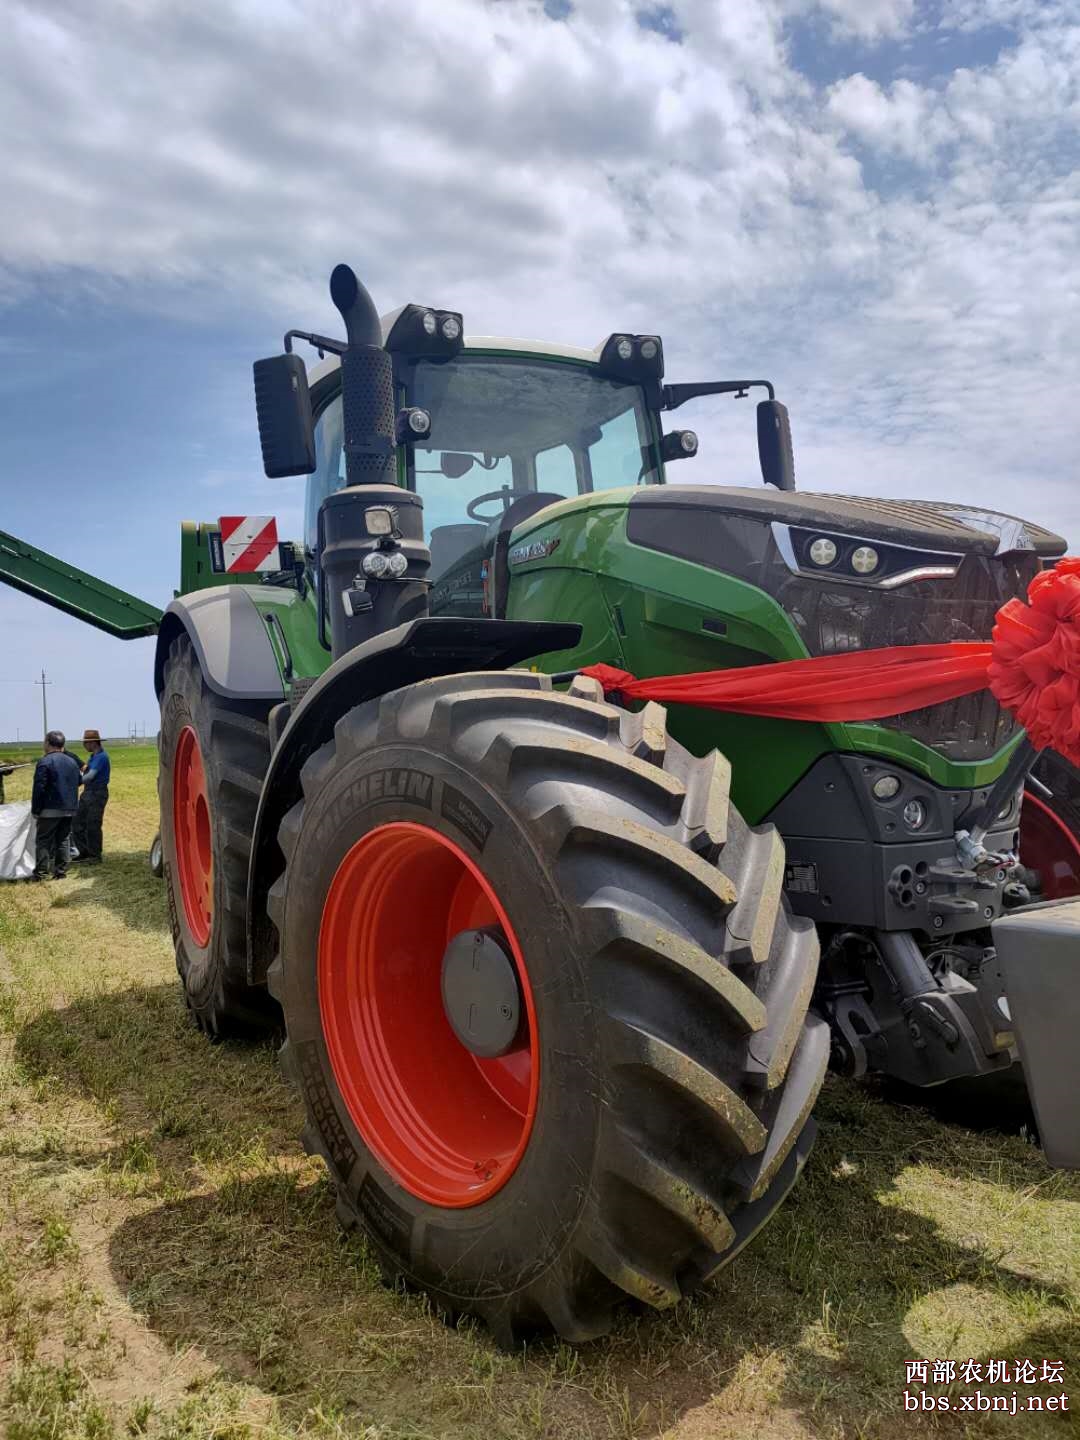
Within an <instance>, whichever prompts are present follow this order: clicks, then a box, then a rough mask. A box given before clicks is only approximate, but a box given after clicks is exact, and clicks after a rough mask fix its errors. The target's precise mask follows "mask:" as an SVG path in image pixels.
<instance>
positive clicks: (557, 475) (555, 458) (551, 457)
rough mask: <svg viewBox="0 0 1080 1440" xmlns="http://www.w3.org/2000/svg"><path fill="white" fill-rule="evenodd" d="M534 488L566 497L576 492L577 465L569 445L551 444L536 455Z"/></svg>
mask: <svg viewBox="0 0 1080 1440" xmlns="http://www.w3.org/2000/svg"><path fill="white" fill-rule="evenodd" d="M536 488H537V490H546V491H548V492H549V493H550V494H554V495H565V496H566V497H567V498H568V499H569V497H570V496H571V495H576V494H577V493H578V477H577V466H576V464H575V463H574V452H573V451H572V450H571V449H570V446H569V445H553V446H552V447H551V449H550V450H541V451H540V453H539V454H538V455H537V457H536Z"/></svg>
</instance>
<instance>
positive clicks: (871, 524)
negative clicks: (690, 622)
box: [627, 485, 1066, 563]
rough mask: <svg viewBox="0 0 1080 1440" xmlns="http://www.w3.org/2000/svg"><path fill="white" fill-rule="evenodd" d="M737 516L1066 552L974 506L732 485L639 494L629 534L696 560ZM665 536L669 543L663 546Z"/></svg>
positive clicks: (915, 539) (1044, 553)
mask: <svg viewBox="0 0 1080 1440" xmlns="http://www.w3.org/2000/svg"><path fill="white" fill-rule="evenodd" d="M735 517H744V518H746V519H749V520H754V521H757V522H759V523H760V522H763V521H764V522H767V523H769V524H770V525H772V524H776V525H779V526H784V527H789V528H790V527H794V528H795V529H796V530H805V529H812V530H814V531H815V532H816V533H817V532H823V533H825V534H828V535H833V534H836V533H839V534H841V535H843V536H845V537H852V538H857V539H859V540H866V541H871V542H873V541H879V542H881V543H883V544H885V545H899V546H905V547H908V548H909V549H915V550H920V551H922V550H925V551H934V552H952V553H954V554H957V555H968V554H976V555H1005V554H1010V553H1015V552H1020V551H1029V552H1031V551H1033V552H1034V553H1035V554H1036V555H1039V556H1041V557H1047V558H1052V557H1054V556H1058V555H1064V553H1065V550H1066V544H1065V541H1064V540H1063V539H1062V538H1061V537H1060V536H1059V535H1054V534H1052V533H1051V532H1050V531H1049V530H1044V529H1043V528H1042V527H1041V526H1039V525H1033V524H1031V523H1030V522H1029V521H1024V520H1020V519H1017V518H1016V517H1015V516H1012V515H999V514H996V513H995V512H993V511H991V510H981V509H978V508H976V507H975V506H961V505H951V504H948V503H945V502H943V501H934V500H876V499H866V498H861V497H857V496H852V495H816V494H812V493H810V492H808V491H801V492H791V491H787V492H781V493H777V492H775V491H769V490H759V489H753V490H751V489H745V488H737V487H734V486H726V485H665V486H656V487H649V488H648V489H643V490H640V491H638V493H637V494H635V495H634V497H633V499H632V500H631V502H630V511H629V516H628V522H627V523H628V534H629V538H630V539H631V540H633V541H636V542H637V543H641V544H647V545H649V546H650V548H653V549H663V550H667V551H668V552H669V553H675V554H682V555H683V557H684V558H685V559H696V558H698V554H692V553H691V551H695V552H698V553H699V554H700V552H702V551H703V550H705V549H707V548H708V546H709V540H710V539H711V538H713V536H712V534H711V532H712V530H713V525H712V524H711V523H710V522H711V521H712V522H715V523H716V524H719V525H721V526H723V524H724V523H725V522H726V521H727V520H728V519H729V518H735ZM646 536H647V537H648V538H645V537H646ZM661 536H662V537H663V538H664V541H665V543H663V544H660V545H658V544H657V543H656V542H657V540H658V539H659V538H660V537H661ZM714 553H715V552H714ZM706 563H708V562H706Z"/></svg>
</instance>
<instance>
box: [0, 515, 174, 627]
mask: <svg viewBox="0 0 1080 1440" xmlns="http://www.w3.org/2000/svg"><path fill="white" fill-rule="evenodd" d="M0 581H2V582H3V583H5V584H7V585H12V586H14V587H15V589H16V590H21V591H22V592H23V594H24V595H32V596H33V597H34V599H35V600H44V602H45V604H46V605H52V606H55V608H56V609H57V610H63V611H65V612H66V613H67V614H68V615H74V616H75V618H76V619H77V620H85V621H86V623H87V624H88V625H95V626H96V627H97V628H98V629H99V630H104V631H105V632H106V633H107V634H109V635H115V636H116V637H117V639H119V640H137V639H139V638H140V637H141V636H143V635H156V634H157V628H158V625H159V624H160V623H161V611H160V610H159V609H157V607H156V606H154V605H148V604H147V602H146V601H145V600H139V599H137V598H136V597H135V596H134V595H129V594H128V593H127V592H126V591H125V590H118V589H117V588H116V586H115V585H107V584H106V583H105V581H104V580H99V579H97V577H96V576H94V575H87V573H86V572H85V570H76V568H75V566H74V565H68V564H67V563H66V562H65V561H63V560H58V559H57V558H56V556H55V555H49V554H48V553H47V552H46V551H44V550H38V549H36V548H35V547H34V546H33V545H28V544H27V543H26V541H25V540H17V539H16V538H15V536H14V535H8V534H7V533H6V531H3V530H0Z"/></svg>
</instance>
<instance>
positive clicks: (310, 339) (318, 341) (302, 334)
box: [285, 330, 349, 360]
mask: <svg viewBox="0 0 1080 1440" xmlns="http://www.w3.org/2000/svg"><path fill="white" fill-rule="evenodd" d="M294 340H306V341H307V343H308V344H309V345H314V347H315V349H316V350H317V351H318V352H319V359H320V360H321V359H322V358H323V354H324V352H325V351H327V350H329V351H330V354H331V355H344V354H345V351H346V350H347V349H348V348H349V347H348V345H346V343H345V341H344V340H331V339H329V338H328V337H327V336H326V335H312V334H311V333H310V331H308V330H287V331H286V332H285V353H286V354H287V355H291V354H292V342H293V341H294Z"/></svg>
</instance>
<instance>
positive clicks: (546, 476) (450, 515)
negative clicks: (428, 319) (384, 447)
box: [407, 355, 660, 532]
mask: <svg viewBox="0 0 1080 1440" xmlns="http://www.w3.org/2000/svg"><path fill="white" fill-rule="evenodd" d="M407 403H408V404H409V405H418V406H420V407H421V409H423V410H426V411H427V412H428V414H429V415H430V416H431V438H430V439H429V440H428V441H426V442H424V443H422V444H418V445H414V446H412V447H411V454H410V457H409V467H408V484H409V488H410V489H415V490H418V491H419V492H420V494H421V495H422V496H423V498H424V516H425V523H426V525H427V528H428V530H429V532H430V531H432V530H434V529H436V528H438V527H439V526H442V525H452V524H462V523H465V522H467V521H471V522H473V523H474V524H475V523H477V522H484V521H488V520H492V519H497V518H498V516H499V515H500V514H501V513H502V511H503V510H504V509H507V508H509V506H510V505H511V504H512V503H513V502H514V501H515V500H517V499H520V498H521V497H522V496H523V495H530V494H535V493H537V492H539V493H542V494H546V495H551V496H552V497H553V498H554V497H555V496H563V497H569V496H572V495H583V494H586V493H588V492H590V491H593V490H610V489H612V488H614V487H616V486H620V485H644V484H650V483H656V482H657V481H658V480H659V479H660V474H659V463H658V456H657V451H656V444H655V441H654V436H653V431H652V426H651V424H650V419H649V414H648V411H647V410H646V408H645V404H644V398H643V396H642V392H641V388H640V386H637V385H626V384H621V383H619V382H618V381H614V380H608V379H606V378H604V377H602V376H599V375H596V374H595V373H594V372H592V371H590V370H589V369H587V368H586V367H585V366H583V365H576V364H566V363H561V364H560V363H558V362H552V361H537V360H530V359H526V358H520V357H510V356H498V357H495V356H482V355H465V356H462V357H460V358H459V359H457V360H456V361H454V362H453V363H451V364H446V365H438V364H433V363H432V362H430V361H423V360H422V361H420V362H419V363H418V364H417V365H416V367H415V370H414V372H413V377H412V382H411V384H410V386H409V392H408V396H407ZM485 495H486V496H491V497H492V498H491V499H488V500H486V501H481V499H480V497H482V496H485Z"/></svg>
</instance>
